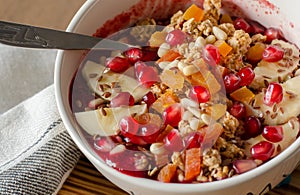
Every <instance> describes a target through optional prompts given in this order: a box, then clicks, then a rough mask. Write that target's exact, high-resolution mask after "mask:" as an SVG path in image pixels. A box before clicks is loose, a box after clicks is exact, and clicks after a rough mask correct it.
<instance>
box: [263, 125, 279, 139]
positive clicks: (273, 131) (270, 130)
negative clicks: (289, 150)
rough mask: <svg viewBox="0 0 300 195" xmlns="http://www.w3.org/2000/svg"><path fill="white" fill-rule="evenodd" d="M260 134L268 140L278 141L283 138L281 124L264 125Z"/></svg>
mask: <svg viewBox="0 0 300 195" xmlns="http://www.w3.org/2000/svg"><path fill="white" fill-rule="evenodd" d="M262 136H263V137H264V138H265V139H266V140H268V141H270V142H273V143H276V142H280V141H282V139H283V129H282V126H265V127H264V129H263V132H262Z"/></svg>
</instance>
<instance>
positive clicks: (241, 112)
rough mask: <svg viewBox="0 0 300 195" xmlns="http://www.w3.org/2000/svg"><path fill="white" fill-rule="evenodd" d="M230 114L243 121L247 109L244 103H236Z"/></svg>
mask: <svg viewBox="0 0 300 195" xmlns="http://www.w3.org/2000/svg"><path fill="white" fill-rule="evenodd" d="M229 113H230V114H231V115H232V116H234V117H235V118H237V119H242V118H244V117H245V116H246V107H245V105H244V104H243V103H242V102H234V103H233V105H232V106H231V107H230V109H229Z"/></svg>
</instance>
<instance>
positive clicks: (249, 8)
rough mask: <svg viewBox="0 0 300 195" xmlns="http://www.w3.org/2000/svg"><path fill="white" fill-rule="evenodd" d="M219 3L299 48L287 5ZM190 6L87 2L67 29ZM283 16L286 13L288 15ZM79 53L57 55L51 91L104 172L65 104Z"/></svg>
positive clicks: (89, 29)
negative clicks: (273, 30) (274, 29)
mask: <svg viewBox="0 0 300 195" xmlns="http://www.w3.org/2000/svg"><path fill="white" fill-rule="evenodd" d="M162 2H163V3H162ZM176 2H177V1H176ZM223 2H224V3H223V4H224V5H225V6H224V7H223V11H225V12H230V13H233V14H234V15H244V16H246V17H248V18H251V19H254V20H256V21H258V22H261V23H262V24H264V25H265V26H267V27H268V26H273V27H277V28H280V29H281V30H282V31H283V32H284V34H285V36H286V38H287V39H288V40H289V41H291V42H293V43H295V44H296V45H298V46H300V36H297V35H298V32H299V29H300V22H299V21H298V20H295V18H296V16H297V10H295V11H294V12H292V11H291V10H290V11H289V12H287V10H288V9H289V8H290V6H289V5H288V4H284V3H282V1H279V0H277V1H276V0H273V2H274V3H277V4H278V5H279V6H280V8H278V7H277V6H275V5H274V4H272V3H269V1H250V0H249V1H244V0H223ZM191 3H194V1H192V0H190V1H188V0H179V1H178V2H177V4H176V5H174V3H173V1H172V0H166V1H159V0H156V1H148V0H141V1H139V0H123V1H122V4H116V3H115V2H113V1H109V0H102V1H87V2H86V3H85V4H84V5H83V7H82V8H81V9H80V10H79V11H78V13H77V14H76V15H75V17H74V18H73V20H72V21H71V23H70V25H69V27H68V29H67V30H68V31H73V32H78V33H82V34H87V35H92V34H93V33H95V32H96V29H98V28H99V27H100V26H102V25H107V24H109V25H111V26H113V25H114V24H115V23H114V22H113V21H112V20H111V19H112V18H114V17H115V19H116V18H118V17H117V15H118V14H121V13H122V14H123V16H124V15H125V16H128V17H127V18H126V22H125V23H124V25H125V24H126V25H130V24H132V22H134V21H135V20H136V19H137V18H140V17H144V16H154V17H167V16H169V15H170V14H173V13H175V12H176V11H177V10H178V9H181V8H182V9H184V8H186V7H188V6H189V5H190V4H191ZM199 3H200V4H201V3H202V2H201V1H199ZM162 7H167V10H166V9H161V8H162ZM124 13H125V14H124ZM127 13H128V14H127ZM285 13H288V16H287V15H286V14H285ZM291 21H293V22H291ZM82 54H83V51H59V52H58V56H57V59H56V65H55V88H56V98H57V104H58V107H59V111H60V114H61V116H62V119H63V121H64V124H65V126H66V128H67V129H68V131H69V133H70V135H71V136H72V138H73V139H74V141H75V143H76V144H77V145H78V146H79V148H80V149H81V150H82V152H83V153H84V154H85V155H86V156H87V157H88V158H89V159H90V160H91V161H92V162H93V163H94V164H97V167H101V168H103V169H107V166H106V165H105V164H104V163H101V162H100V161H99V158H98V157H97V155H96V154H94V152H93V151H92V150H91V149H90V148H89V145H88V144H87V142H86V141H85V139H84V138H83V135H82V134H81V133H80V132H81V131H80V130H79V127H78V126H77V124H76V122H75V119H74V117H73V113H72V111H71V108H70V104H69V89H70V84H71V81H72V78H73V76H74V74H75V72H76V70H77V68H78V66H79V62H80V58H81V55H82ZM292 146H293V147H289V148H288V149H287V150H286V151H284V152H283V154H281V156H282V157H278V158H285V157H288V156H289V155H291V154H292V153H295V152H296V151H297V150H298V149H297V147H298V146H300V141H299V139H298V140H297V142H295V143H294V144H293V145H292ZM298 152H299V150H298ZM274 163H280V159H279V160H276V158H275V161H274ZM274 163H273V164H274ZM264 166H265V167H267V166H268V168H263V166H262V167H259V168H261V169H266V170H267V169H270V168H271V167H272V166H273V165H272V163H266V165H264ZM257 169H258V168H257ZM254 171H256V170H254ZM109 172H110V173H111V174H117V175H118V177H120V178H122V179H128V178H129V177H127V176H126V175H123V174H120V173H118V172H116V171H114V170H112V169H111V170H109ZM246 174H247V173H246ZM257 174H259V170H258V171H257V172H255V173H254V174H251V175H250V174H248V175H247V176H245V177H244V176H243V175H241V176H242V177H240V176H239V178H240V179H237V178H232V179H234V180H235V181H236V182H238V181H243V180H247V178H249V177H250V178H251V177H255V176H256V175H257ZM228 180H229V179H228ZM145 182H146V183H145V185H148V184H149V185H151V184H152V183H153V181H145ZM147 182H150V183H147ZM221 182H223V183H224V185H227V186H228V185H233V184H232V182H230V181H226V180H224V181H221ZM159 185H161V184H159ZM205 185H207V186H209V185H213V186H212V187H211V188H212V189H213V188H215V186H214V184H205ZM174 186H175V185H174ZM194 188H197V187H196V186H193V187H191V188H190V189H189V190H194ZM174 189H176V190H182V188H181V187H178V188H177V187H175V188H174ZM197 190H199V189H197Z"/></svg>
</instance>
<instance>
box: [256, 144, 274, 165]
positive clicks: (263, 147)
mask: <svg viewBox="0 0 300 195" xmlns="http://www.w3.org/2000/svg"><path fill="white" fill-rule="evenodd" d="M274 151H275V146H274V144H272V143H270V142H267V141H261V142H259V143H257V144H255V145H254V146H252V147H251V149H250V153H251V156H252V157H253V158H254V159H258V160H262V161H267V160H269V159H270V158H271V157H272V155H273V153H274Z"/></svg>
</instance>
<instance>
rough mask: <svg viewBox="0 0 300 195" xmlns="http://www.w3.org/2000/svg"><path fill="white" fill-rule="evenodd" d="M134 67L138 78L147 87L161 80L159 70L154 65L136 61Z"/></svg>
mask: <svg viewBox="0 0 300 195" xmlns="http://www.w3.org/2000/svg"><path fill="white" fill-rule="evenodd" d="M134 67H135V75H136V77H137V80H138V81H139V82H140V83H141V84H142V85H144V86H145V87H147V88H149V87H151V86H152V85H153V84H154V83H156V82H157V81H159V77H158V73H157V70H156V69H155V68H154V67H152V66H147V64H146V63H144V62H141V61H138V62H137V63H135V65H134Z"/></svg>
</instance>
